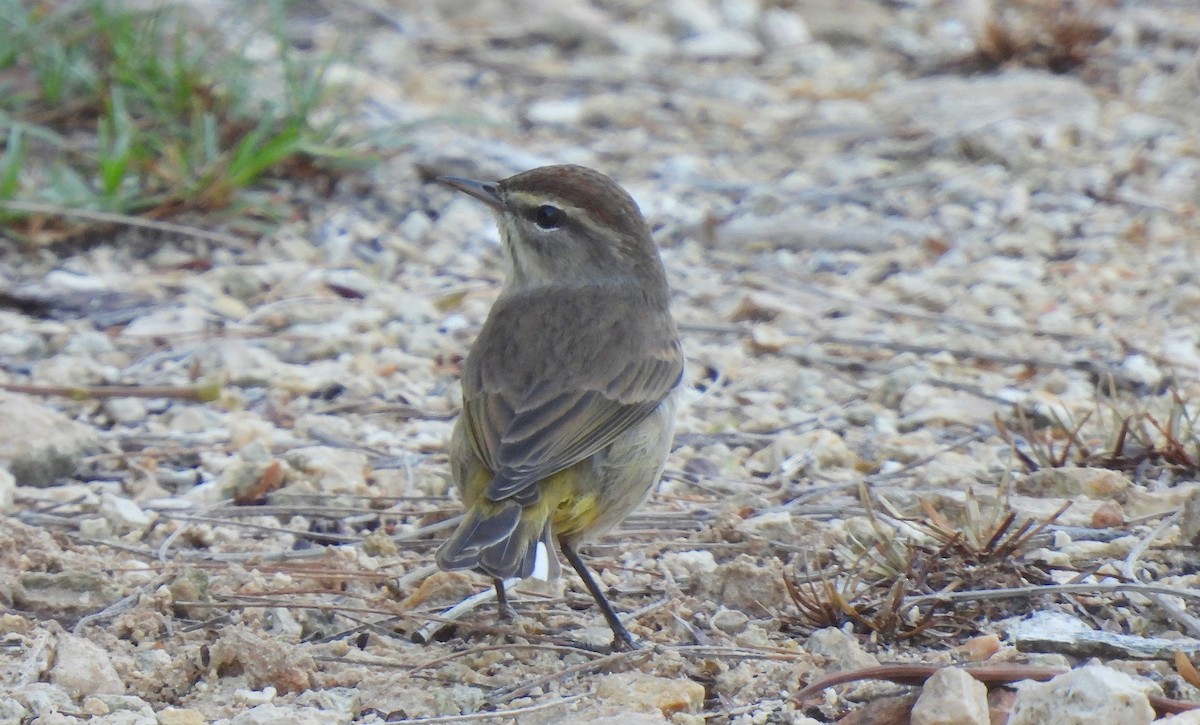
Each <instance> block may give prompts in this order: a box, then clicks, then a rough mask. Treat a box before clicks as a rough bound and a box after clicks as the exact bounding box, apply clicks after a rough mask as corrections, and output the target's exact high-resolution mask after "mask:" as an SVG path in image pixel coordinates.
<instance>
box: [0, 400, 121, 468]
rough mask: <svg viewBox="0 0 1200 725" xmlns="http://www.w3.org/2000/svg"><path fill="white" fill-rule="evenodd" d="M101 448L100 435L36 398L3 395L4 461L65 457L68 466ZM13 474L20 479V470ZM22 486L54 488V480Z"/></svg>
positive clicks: (0, 442) (0, 433) (0, 439)
mask: <svg viewBox="0 0 1200 725" xmlns="http://www.w3.org/2000/svg"><path fill="white" fill-rule="evenodd" d="M96 445H97V440H96V432H95V431H94V430H92V429H91V428H89V427H87V426H85V425H81V424H79V423H76V422H75V421H73V420H71V419H70V418H68V417H67V416H65V415H63V414H62V413H59V412H58V411H56V410H54V409H52V408H50V407H49V406H48V405H44V404H41V403H39V402H37V400H35V399H34V398H31V397H29V396H26V395H18V394H16V393H8V392H4V391H0V459H3V460H8V461H15V460H17V459H25V460H29V461H33V460H41V459H44V458H45V457H46V456H47V455H49V454H50V453H51V451H53V452H54V455H53V456H52V457H63V458H64V461H63V463H64V465H69V464H71V460H72V459H73V458H74V457H76V454H77V453H79V452H80V451H84V450H89V449H91V448H93V447H94V446H96ZM9 472H10V473H13V474H14V475H16V468H14V467H10V468H9ZM20 483H21V484H22V485H42V486H45V485H50V484H51V483H53V481H52V480H37V481H24V480H23V481H21V482H20Z"/></svg>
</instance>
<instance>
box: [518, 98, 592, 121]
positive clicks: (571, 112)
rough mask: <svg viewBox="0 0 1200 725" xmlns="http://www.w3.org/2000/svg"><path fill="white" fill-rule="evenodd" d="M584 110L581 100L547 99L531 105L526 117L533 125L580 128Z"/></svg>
mask: <svg viewBox="0 0 1200 725" xmlns="http://www.w3.org/2000/svg"><path fill="white" fill-rule="evenodd" d="M583 110H584V104H583V100H582V99H580V98H547V99H545V100H540V101H534V102H533V103H531V104H529V108H528V109H526V111H525V117H526V118H527V119H529V121H530V122H531V123H538V124H548V125H557V126H578V125H579V124H580V123H581V122H582V121H583Z"/></svg>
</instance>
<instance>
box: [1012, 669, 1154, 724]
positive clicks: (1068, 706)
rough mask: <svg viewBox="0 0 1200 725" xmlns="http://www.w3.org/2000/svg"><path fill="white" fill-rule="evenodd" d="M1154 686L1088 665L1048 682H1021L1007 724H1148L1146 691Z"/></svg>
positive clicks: (1150, 710)
mask: <svg viewBox="0 0 1200 725" xmlns="http://www.w3.org/2000/svg"><path fill="white" fill-rule="evenodd" d="M1155 689H1157V688H1156V687H1155V686H1154V685H1153V684H1152V683H1150V682H1149V681H1147V680H1142V679H1137V678H1133V677H1131V676H1129V675H1127V674H1125V673H1124V672H1119V671H1117V670H1114V669H1112V668H1110V667H1105V666H1103V665H1088V666H1086V667H1080V668H1078V669H1074V670H1071V671H1070V672H1066V673H1064V674H1061V675H1059V676H1058V677H1055V678H1054V679H1052V680H1050V681H1049V682H1030V683H1028V684H1022V685H1021V686H1020V687H1019V689H1018V691H1017V697H1016V699H1015V700H1014V701H1013V709H1012V713H1011V714H1010V715H1009V718H1008V725H1045V723H1054V724H1055V725H1097V724H1098V723H1121V725H1149V723H1150V722H1151V721H1152V720H1154V708H1153V707H1151V706H1150V700H1149V699H1148V698H1147V694H1148V693H1149V692H1152V691H1154V690H1155Z"/></svg>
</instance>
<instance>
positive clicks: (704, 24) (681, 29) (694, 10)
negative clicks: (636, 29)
mask: <svg viewBox="0 0 1200 725" xmlns="http://www.w3.org/2000/svg"><path fill="white" fill-rule="evenodd" d="M665 9H666V11H667V17H668V18H670V23H671V27H672V29H673V30H675V31H676V33H677V35H678V37H687V36H690V35H699V34H701V33H711V32H712V31H714V30H718V29H720V28H721V26H722V25H724V24H725V23H724V21H723V20H722V19H721V14H720V13H718V12H717V10H716V8H714V7H713V6H712V4H711V3H708V2H705V0H671V2H669V3H667V4H666V8H665Z"/></svg>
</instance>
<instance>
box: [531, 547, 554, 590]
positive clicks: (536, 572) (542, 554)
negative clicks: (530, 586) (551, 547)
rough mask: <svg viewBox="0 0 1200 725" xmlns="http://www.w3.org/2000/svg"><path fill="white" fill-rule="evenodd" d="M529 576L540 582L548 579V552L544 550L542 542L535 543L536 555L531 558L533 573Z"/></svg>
mask: <svg viewBox="0 0 1200 725" xmlns="http://www.w3.org/2000/svg"><path fill="white" fill-rule="evenodd" d="M529 576H531V577H533V578H534V579H541V580H542V581H547V580H548V579H550V552H549V551H547V550H546V542H544V541H539V542H537V554H535V555H534V557H533V573H532V574H530V575H529Z"/></svg>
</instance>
